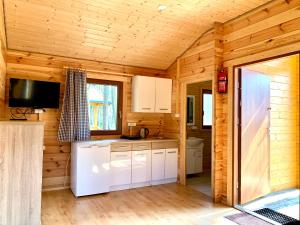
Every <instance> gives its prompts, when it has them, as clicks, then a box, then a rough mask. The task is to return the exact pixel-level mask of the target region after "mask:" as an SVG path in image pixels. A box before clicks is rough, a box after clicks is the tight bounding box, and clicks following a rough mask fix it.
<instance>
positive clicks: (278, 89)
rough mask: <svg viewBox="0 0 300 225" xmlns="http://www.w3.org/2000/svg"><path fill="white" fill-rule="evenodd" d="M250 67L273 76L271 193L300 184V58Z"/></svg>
mask: <svg viewBox="0 0 300 225" xmlns="http://www.w3.org/2000/svg"><path fill="white" fill-rule="evenodd" d="M247 68H249V69H251V70H253V71H257V72H260V73H263V74H266V75H268V76H270V80H271V83H270V85H271V90H270V96H271V101H270V104H271V112H270V118H271V119H270V127H271V129H270V156H271V163H270V172H271V182H270V184H271V190H272V191H280V190H284V189H287V188H295V187H298V185H299V129H300V128H299V56H298V55H293V56H288V57H285V58H281V59H275V60H272V61H269V62H266V63H259V64H255V65H250V66H248V67H247Z"/></svg>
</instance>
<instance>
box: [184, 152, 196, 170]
mask: <svg viewBox="0 0 300 225" xmlns="http://www.w3.org/2000/svg"><path fill="white" fill-rule="evenodd" d="M194 154H195V150H194V149H193V148H187V150H186V174H193V173H194V167H195V165H194V164H195V162H194V161H195V160H194Z"/></svg>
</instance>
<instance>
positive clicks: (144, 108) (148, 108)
mask: <svg viewBox="0 0 300 225" xmlns="http://www.w3.org/2000/svg"><path fill="white" fill-rule="evenodd" d="M142 109H144V110H150V109H151V108H142Z"/></svg>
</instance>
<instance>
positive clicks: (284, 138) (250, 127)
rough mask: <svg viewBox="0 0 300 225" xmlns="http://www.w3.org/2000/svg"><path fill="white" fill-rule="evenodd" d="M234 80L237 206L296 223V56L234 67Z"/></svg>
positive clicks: (297, 215)
mask: <svg viewBox="0 0 300 225" xmlns="http://www.w3.org/2000/svg"><path fill="white" fill-rule="evenodd" d="M238 76H239V93H238V101H237V102H238V114H239V119H238V121H239V131H238V162H239V163H238V179H239V180H238V187H239V188H238V190H239V193H238V194H239V195H238V201H239V204H240V205H239V206H238V207H239V208H241V209H242V210H245V211H248V212H251V213H254V214H256V215H258V216H263V217H264V218H266V220H268V219H269V220H273V221H276V222H284V219H285V220H286V221H288V220H289V219H291V220H292V219H297V220H299V211H300V210H299V194H300V191H299V54H295V55H290V56H285V57H280V58H276V59H272V60H268V61H263V62H260V63H255V64H251V65H247V66H242V67H239V68H238ZM274 218H275V219H274ZM276 219H277V220H276ZM281 219H282V220H281Z"/></svg>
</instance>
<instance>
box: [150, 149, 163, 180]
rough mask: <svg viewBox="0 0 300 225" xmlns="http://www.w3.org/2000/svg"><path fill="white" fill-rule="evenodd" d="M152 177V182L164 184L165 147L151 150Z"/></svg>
mask: <svg viewBox="0 0 300 225" xmlns="http://www.w3.org/2000/svg"><path fill="white" fill-rule="evenodd" d="M151 154H152V157H151V164H152V168H151V169H152V177H151V184H152V185H157V184H163V183H164V181H165V156H166V150H165V149H155V150H152V152H151Z"/></svg>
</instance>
